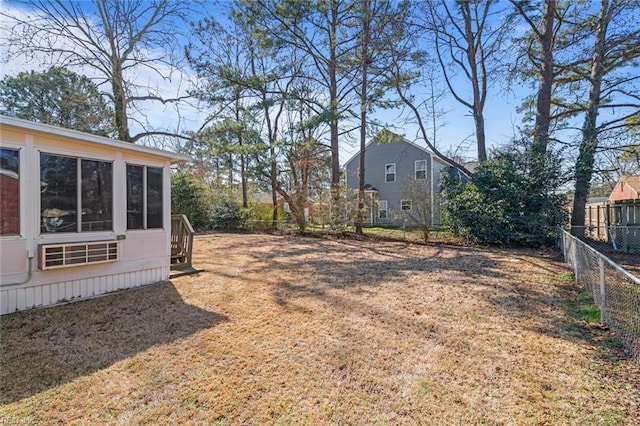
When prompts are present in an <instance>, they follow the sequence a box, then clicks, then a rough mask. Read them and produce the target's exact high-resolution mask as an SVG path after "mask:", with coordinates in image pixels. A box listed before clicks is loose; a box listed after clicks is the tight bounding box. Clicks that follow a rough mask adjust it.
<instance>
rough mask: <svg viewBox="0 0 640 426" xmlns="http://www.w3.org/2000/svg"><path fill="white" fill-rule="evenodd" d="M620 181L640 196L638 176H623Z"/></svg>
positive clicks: (639, 178)
mask: <svg viewBox="0 0 640 426" xmlns="http://www.w3.org/2000/svg"><path fill="white" fill-rule="evenodd" d="M621 180H623V181H624V183H626V184H627V185H629V186H630V187H631V188H633V190H634V191H636V193H638V194H640V176H623V177H622V179H621Z"/></svg>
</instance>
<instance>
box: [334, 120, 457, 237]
mask: <svg viewBox="0 0 640 426" xmlns="http://www.w3.org/2000/svg"><path fill="white" fill-rule="evenodd" d="M385 131H386V130H385ZM387 132H388V131H387ZM393 139H394V141H393V142H386V141H385V142H377V141H376V140H377V139H376V138H374V139H373V140H372V141H370V142H369V143H368V144H367V146H366V148H365V191H366V194H365V204H366V205H367V207H366V208H367V211H368V213H367V215H366V216H367V217H365V219H366V220H367V221H368V223H369V224H371V225H395V226H400V225H403V224H404V223H408V222H412V221H413V222H415V220H416V217H417V216H420V214H423V213H422V212H421V211H420V210H424V207H423V206H424V205H425V204H428V205H429V206H430V211H429V214H430V216H431V224H432V225H436V226H437V225H441V224H442V219H441V214H440V206H439V200H438V196H439V194H440V177H441V174H442V173H446V170H447V169H448V168H449V165H448V164H446V163H445V162H444V161H442V160H440V159H439V158H438V157H436V156H435V155H434V154H433V153H431V152H429V151H427V150H426V149H424V148H422V147H420V146H418V145H416V144H414V143H412V142H410V141H408V140H407V139H404V138H400V137H398V138H393ZM344 168H345V183H346V185H347V187H348V188H351V189H353V190H355V191H357V190H358V176H359V173H360V152H357V153H356V154H355V155H354V156H353V157H351V158H350V159H349V160H348V161H347V162H346V163H345V166H344Z"/></svg>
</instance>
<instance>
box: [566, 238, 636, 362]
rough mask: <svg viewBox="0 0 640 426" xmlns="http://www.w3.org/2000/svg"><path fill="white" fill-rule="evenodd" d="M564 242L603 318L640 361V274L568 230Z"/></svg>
mask: <svg viewBox="0 0 640 426" xmlns="http://www.w3.org/2000/svg"><path fill="white" fill-rule="evenodd" d="M560 244H561V248H562V253H563V255H564V259H565V261H566V262H567V263H569V264H570V265H571V266H572V267H573V270H574V275H575V278H576V281H578V282H580V283H582V284H584V286H585V287H586V289H587V291H588V292H589V293H591V296H592V297H593V300H594V301H595V304H596V305H597V306H598V307H599V308H600V313H601V314H600V315H601V322H602V323H603V324H606V325H607V326H609V327H610V328H611V330H613V332H614V333H616V334H617V335H618V336H619V337H620V339H621V340H622V343H623V344H624V346H625V348H626V350H628V351H629V353H630V354H631V355H632V356H633V358H634V359H635V360H636V361H638V362H640V278H638V277H636V276H634V275H633V274H631V273H630V272H628V271H625V270H624V269H622V268H621V267H620V266H619V265H618V264H616V263H615V262H613V261H612V260H610V259H609V258H608V257H607V256H605V255H603V254H601V253H600V252H598V251H597V250H596V249H595V248H593V247H591V246H590V245H588V244H586V243H585V242H583V241H581V240H580V239H578V238H576V237H574V236H573V235H571V234H569V233H568V232H567V231H565V230H562V231H561V236H560Z"/></svg>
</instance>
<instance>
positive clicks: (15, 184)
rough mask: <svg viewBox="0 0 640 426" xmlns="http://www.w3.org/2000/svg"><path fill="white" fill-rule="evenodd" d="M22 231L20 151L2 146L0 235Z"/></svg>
mask: <svg viewBox="0 0 640 426" xmlns="http://www.w3.org/2000/svg"><path fill="white" fill-rule="evenodd" d="M19 233H20V152H19V151H18V150H17V149H8V148H0V235H11V234H19Z"/></svg>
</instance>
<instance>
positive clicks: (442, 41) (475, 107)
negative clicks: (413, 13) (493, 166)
mask: <svg viewBox="0 0 640 426" xmlns="http://www.w3.org/2000/svg"><path fill="white" fill-rule="evenodd" d="M422 6H423V7H422V8H421V9H422V16H421V17H422V20H423V22H422V23H420V26H421V27H424V28H425V29H427V30H428V32H430V33H432V34H433V39H434V40H433V41H434V46H435V53H436V57H437V60H438V63H439V64H440V67H441V69H442V75H443V77H444V81H445V83H446V85H447V87H448V89H449V91H450V92H451V94H452V95H453V97H454V98H455V100H456V101H458V102H459V103H460V104H462V105H463V106H465V107H466V108H468V109H469V110H470V111H471V114H472V116H473V121H474V126H475V136H476V146H477V153H478V161H480V162H484V161H486V160H487V148H486V136H485V126H484V107H485V102H486V100H487V91H488V88H489V86H490V85H491V84H492V82H493V81H496V80H497V79H498V78H499V73H498V72H497V71H498V69H499V55H500V54H501V53H502V54H504V53H505V52H504V45H505V41H506V40H507V39H508V37H510V34H511V31H510V30H511V28H512V27H513V19H512V18H513V15H512V14H508V13H505V11H506V9H505V8H504V7H502V6H501V5H500V4H498V2H496V1H494V0H469V1H457V2H455V3H449V2H446V1H445V2H437V3H436V2H433V1H429V2H425V3H423V4H422ZM459 73H461V74H462V76H463V77H464V78H465V79H466V80H467V81H468V85H469V86H470V87H471V97H470V98H467V97H465V95H464V94H463V93H462V92H463V89H466V88H467V87H466V85H465V87H464V88H462V87H460V85H459V83H458V84H455V83H454V82H453V78H454V77H455V76H456V75H458V74H459Z"/></svg>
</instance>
